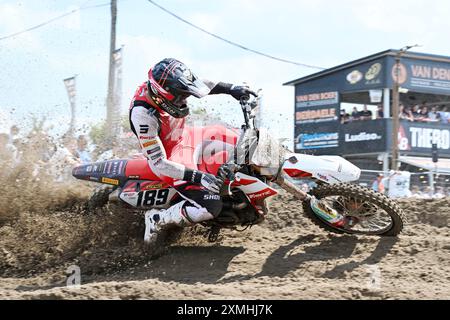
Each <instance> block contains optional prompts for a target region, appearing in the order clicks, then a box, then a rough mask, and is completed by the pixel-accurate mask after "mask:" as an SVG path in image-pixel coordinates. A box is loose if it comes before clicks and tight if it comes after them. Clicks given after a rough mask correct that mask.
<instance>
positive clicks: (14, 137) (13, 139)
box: [9, 125, 20, 145]
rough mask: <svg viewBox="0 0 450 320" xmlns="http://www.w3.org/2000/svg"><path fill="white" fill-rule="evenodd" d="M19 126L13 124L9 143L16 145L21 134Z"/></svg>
mask: <svg viewBox="0 0 450 320" xmlns="http://www.w3.org/2000/svg"><path fill="white" fill-rule="evenodd" d="M19 132H20V130H19V128H18V127H17V126H16V125H13V126H12V127H11V129H10V131H9V144H12V145H16V144H17V142H18V141H17V139H18V135H19Z"/></svg>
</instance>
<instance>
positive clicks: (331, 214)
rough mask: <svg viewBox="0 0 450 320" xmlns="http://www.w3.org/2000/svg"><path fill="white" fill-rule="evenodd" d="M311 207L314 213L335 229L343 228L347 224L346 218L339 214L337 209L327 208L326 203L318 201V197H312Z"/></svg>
mask: <svg viewBox="0 0 450 320" xmlns="http://www.w3.org/2000/svg"><path fill="white" fill-rule="evenodd" d="M310 206H311V209H312V210H313V212H314V213H315V214H316V215H317V216H319V217H320V218H322V219H324V220H325V221H326V222H328V223H329V224H331V225H332V226H334V227H342V226H343V225H345V224H346V219H345V217H344V216H343V215H342V214H340V213H339V212H337V211H336V210H335V209H333V208H331V207H329V206H327V205H326V204H325V203H323V202H321V201H320V200H318V199H317V198H316V197H311V199H310Z"/></svg>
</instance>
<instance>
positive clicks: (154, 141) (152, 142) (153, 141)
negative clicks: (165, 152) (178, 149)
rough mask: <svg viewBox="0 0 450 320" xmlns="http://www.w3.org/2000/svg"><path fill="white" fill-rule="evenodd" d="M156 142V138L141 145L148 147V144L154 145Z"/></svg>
mask: <svg viewBox="0 0 450 320" xmlns="http://www.w3.org/2000/svg"><path fill="white" fill-rule="evenodd" d="M157 143H158V140H152V141H149V142H145V143H143V144H142V146H143V147H144V148H148V147H150V146H154V145H155V144H157Z"/></svg>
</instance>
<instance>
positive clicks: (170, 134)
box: [130, 83, 185, 182]
mask: <svg viewBox="0 0 450 320" xmlns="http://www.w3.org/2000/svg"><path fill="white" fill-rule="evenodd" d="M147 90H148V89H147V84H146V83H144V84H142V85H141V86H139V87H138V89H137V90H136V93H135V95H134V97H133V100H132V102H131V106H130V125H131V129H132V130H133V132H134V133H135V134H136V136H137V137H138V139H139V143H140V146H141V149H142V151H143V153H144V155H145V156H146V157H147V158H148V163H149V165H150V168H151V169H152V171H153V172H154V173H155V174H156V175H158V176H159V177H160V178H162V179H163V180H166V181H167V182H170V178H172V179H178V180H180V179H183V177H184V172H185V167H184V165H182V164H179V163H176V162H173V161H170V160H169V158H170V156H171V155H172V152H173V151H174V150H175V148H176V147H177V146H178V145H180V144H181V142H182V137H183V128H184V125H185V119H184V118H183V119H177V118H174V117H172V116H170V115H169V114H168V113H167V112H165V111H164V110H162V109H160V108H159V107H158V106H157V105H155V104H154V103H153V102H152V101H151V100H150V98H149V96H148V94H147ZM164 177H168V178H169V179H164Z"/></svg>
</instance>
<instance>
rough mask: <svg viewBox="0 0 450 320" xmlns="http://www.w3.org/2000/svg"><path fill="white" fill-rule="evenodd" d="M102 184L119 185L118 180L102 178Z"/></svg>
mask: <svg viewBox="0 0 450 320" xmlns="http://www.w3.org/2000/svg"><path fill="white" fill-rule="evenodd" d="M102 183H107V184H112V185H115V186H118V185H119V180H117V179H109V178H102Z"/></svg>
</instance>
